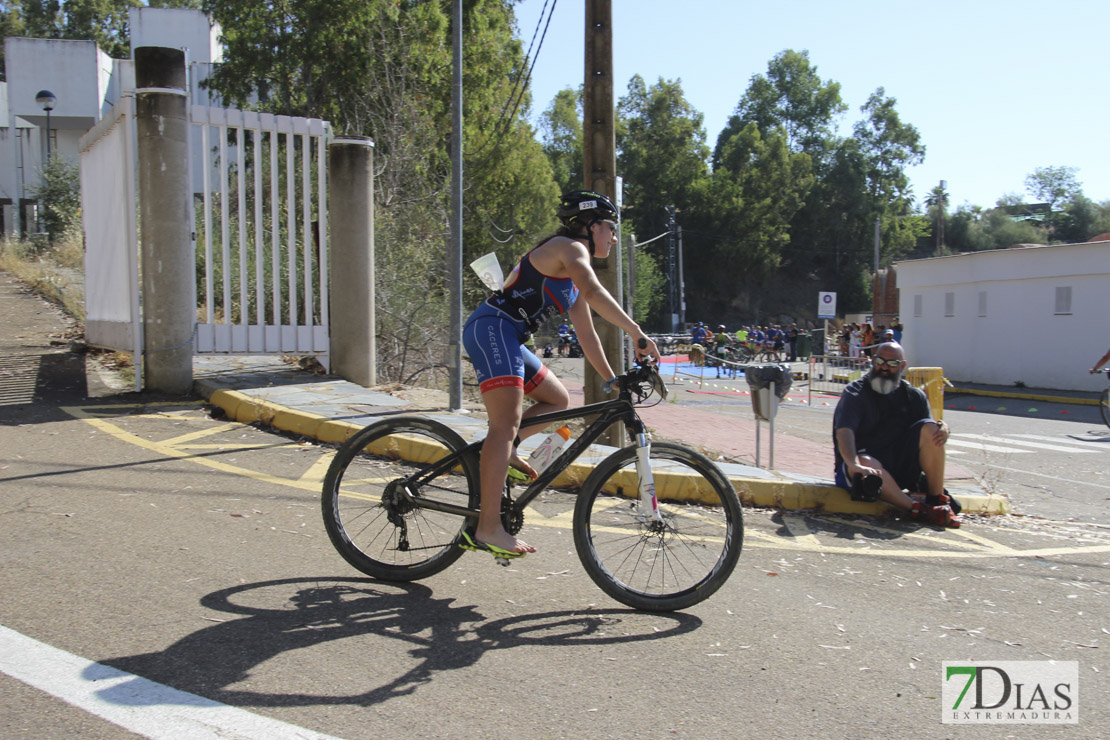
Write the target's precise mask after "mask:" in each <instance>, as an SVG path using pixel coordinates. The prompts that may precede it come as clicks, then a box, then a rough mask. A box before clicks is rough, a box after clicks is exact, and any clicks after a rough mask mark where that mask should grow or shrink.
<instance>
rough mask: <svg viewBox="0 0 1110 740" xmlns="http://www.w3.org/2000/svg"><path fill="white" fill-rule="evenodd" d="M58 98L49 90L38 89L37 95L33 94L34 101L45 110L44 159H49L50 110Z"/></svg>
mask: <svg viewBox="0 0 1110 740" xmlns="http://www.w3.org/2000/svg"><path fill="white" fill-rule="evenodd" d="M57 100H58V99H57V98H55V97H54V93H52V92H50V91H49V90H39V92H38V95H36V96H35V102H36V103H38V104H39V105H41V106H42V109H43V110H44V111H46V159H47V160H49V159H50V111H52V110H54V103H55V102H56V101H57Z"/></svg>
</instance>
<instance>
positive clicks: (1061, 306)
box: [1056, 285, 1071, 316]
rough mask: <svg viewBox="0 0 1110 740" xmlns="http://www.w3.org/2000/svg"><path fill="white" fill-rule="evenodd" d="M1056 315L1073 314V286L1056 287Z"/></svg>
mask: <svg viewBox="0 0 1110 740" xmlns="http://www.w3.org/2000/svg"><path fill="white" fill-rule="evenodd" d="M1056 315H1057V316H1070V315H1071V286H1070V285H1068V286H1065V287H1062V288H1057V289H1056Z"/></svg>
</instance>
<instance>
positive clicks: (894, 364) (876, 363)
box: [871, 357, 902, 369]
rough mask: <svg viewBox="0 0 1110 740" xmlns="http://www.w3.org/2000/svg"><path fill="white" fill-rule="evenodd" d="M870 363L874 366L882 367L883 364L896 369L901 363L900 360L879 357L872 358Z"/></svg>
mask: <svg viewBox="0 0 1110 740" xmlns="http://www.w3.org/2000/svg"><path fill="white" fill-rule="evenodd" d="M871 364H872V365H874V366H875V367H883V366H884V365H885V366H886V367H889V368H892V369H897V368H898V366H899V365H901V364H902V361H901V360H884V359H883V358H881V357H876V358H875V359H873V360H872V361H871Z"/></svg>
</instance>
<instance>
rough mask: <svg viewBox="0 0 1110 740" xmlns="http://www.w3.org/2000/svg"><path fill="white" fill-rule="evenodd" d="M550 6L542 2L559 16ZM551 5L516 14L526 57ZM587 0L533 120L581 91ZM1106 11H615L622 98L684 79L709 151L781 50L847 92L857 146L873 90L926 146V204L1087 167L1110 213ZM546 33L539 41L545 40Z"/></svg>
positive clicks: (632, 6)
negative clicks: (1037, 174)
mask: <svg viewBox="0 0 1110 740" xmlns="http://www.w3.org/2000/svg"><path fill="white" fill-rule="evenodd" d="M551 1H552V0H547V3H548V7H549V8H550V3H551ZM544 4H545V0H522V2H520V4H519V5H518V6H517V8H516V13H517V21H518V25H519V36H520V37H521V38H522V40H523V43H524V45H525V48H527V45H528V43H529V40H530V39H531V38H532V33H533V31H534V30H535V28H536V22H537V20H538V19H539V17H540V12H541V9H542V8H543V6H544ZM584 8H585V2H584V0H557V4H556V6H555V12H554V16H553V18H552V21H551V25H550V27H549V28H548V31H547V38H546V40H545V41H544V44H543V48H542V49H541V50H540V53H539V56H538V59H537V61H536V65H535V68H534V70H533V73H532V83H531V88H532V95H533V111H532V112H533V119H534V120H535V119H536V118H537V117H538V114H539V113H540V112H542V111H543V110H544V109H545V108H546V107H547V106H548V104H549V103H550V102H551V99H552V98H553V97H554V95H555V93H556V92H557V91H559V90H560V89H562V88H565V87H577V86H578V85H580V84H581V83H582V78H583V63H584V62H583V41H582V40H583V35H584ZM1107 28H1110V1H1108V0H1057V2H1054V3H1046V2H1043V1H1042V2H1025V1H1024V0H1009V1H1008V2H999V1H998V0H963V1H962V2H953V1H951V0H934V1H933V2H929V3H909V2H902V1H901V0H884V1H882V2H879V1H877V0H876V1H872V0H841V1H840V2H831V1H829V0H824V1H820V0H778V2H767V0H762V1H761V2H751V1H750V0H670V1H666V0H613V44H614V52H613V65H614V74H615V81H616V90H615V94H616V97H617V98H619V97H621V96H622V95H624V94H625V92H626V89H627V85H628V80H629V79H631V77H632V76H633V75H634V74H639V75H640V76H641V77H643V78H644V81H645V82H646V83H647V84H648V85H651V84H653V83H655V82H657V81H658V79H659V78H660V77H662V78H665V79H668V80H673V79H680V80H681V82H682V88H683V90H684V92H685V94H686V99H687V100H688V101H689V102H690V104H691V105H692V106H693V107H694V108H695V109H697V110H698V111H699V112H701V113H702V114H703V115H704V116H705V121H704V125H705V131H706V140H707V143H708V144H709V146H710V148H712V147H713V145H714V144H715V143H716V141H717V135H718V134H719V133H720V131H721V129H722V128H723V127H724V125H725V123H726V122H727V120H728V117H729V115H731V113H732V111H733V109H734V108H735V107H736V103H737V102H738V101H739V100H740V97H741V96H742V95H743V94H744V91H745V90H746V89H747V87H748V82H749V81H750V79H751V77H752V75H754V74H765V73H766V71H767V62H768V61H770V59H771V58H772V57H774V56H775V54H777V53H779V52H780V51H782V50H784V49H795V50H799V51H800V50H802V49H805V50H808V51H809V58H810V61H811V63H813V64H815V65H816V67H817V73H818V75H819V76H820V77H821V79H823V80H828V79H832V80H835V81H837V82H839V83H840V85H841V97H842V98H843V100H844V102H845V103H847V104H848V106H849V109H848V111H847V112H846V113H845V114H844V116H843V118H842V120H841V126H842V133H849V132H850V130H851V125H852V124H853V123H854V122H855V121H856V120H859V118H860V117H861V114H860V112H859V107H860V106H861V105H863V103H864V102H866V100H867V97H868V96H869V95H870V94H871V93H872V92H873V91H874V90H875V88H877V87H880V86H881V87H884V88H885V89H886V94H887V95H888V96H891V97H894V98H896V99H897V100H898V104H897V110H898V112H899V115H900V116H901V118H902V120H903V122H906V123H910V124H912V125H913V126H915V127H916V128H917V129H918V131H919V132H920V133H921V137H922V141H923V142H924V144H925V146H926V155H925V161H924V163H923V164H921V165H918V166H916V167H914V168H912V169H911V170H910V171H909V175H910V178H911V181H912V182H913V186H914V191H915V194H916V195H917V197H918V200H919V201H920V200H921V199H922V198H924V195H925V194H926V193H927V192H928V190H929V189H930V188H932V187H934V186H935V185H936V184H937V183H938V182H939V181H940V180H946V181H947V183H948V192H949V196H950V203H951V205H952V206H953V207H956V206H959V205H961V204H964V203H972V204H976V205H982V206H992V205H994V203H995V201H996V200H997V199H998V198H999V197H1001V196H1002V195H1004V194H1007V193H1021V194H1023V195H1024V197H1025V199H1026V200H1027V201H1032V200H1034V199H1033V197H1032V196H1031V195H1029V194H1028V193H1026V192H1025V177H1026V175H1028V174H1029V173H1031V172H1033V170H1034V169H1036V168H1037V167H1046V166H1070V167H1077V168H1079V172H1078V178H1079V181H1080V182H1081V183H1082V184H1083V192H1084V193H1085V194H1086V195H1087V196H1088V197H1089V198H1092V199H1094V200H1096V201H1099V202H1102V201H1107V200H1110V60H1108V59H1107V56H1106V48H1107V42H1106V32H1107ZM541 31H542V29H541Z"/></svg>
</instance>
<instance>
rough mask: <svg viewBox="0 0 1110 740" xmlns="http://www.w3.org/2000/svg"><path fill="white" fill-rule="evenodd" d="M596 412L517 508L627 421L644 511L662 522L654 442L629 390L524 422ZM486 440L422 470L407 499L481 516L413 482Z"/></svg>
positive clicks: (406, 489) (446, 466)
mask: <svg viewBox="0 0 1110 740" xmlns="http://www.w3.org/2000/svg"><path fill="white" fill-rule="evenodd" d="M626 396H627V397H626ZM594 414H598V418H597V419H595V420H594V421H593V423H591V424H590V425H589V426H588V427H586V429H585V431H584V432H583V433H582V436H581V437H579V438H578V439H576V440H575V441H574V442H573V443H571V445H570V447H568V448H567V449H565V450H563V452H562V453H561V454H560V455H559V456H558V457H557V458H555V460H553V461H552V462H551V464H550V465H549V466H548V467H547V469H545V470H544V471H543V472H542V473H541V474H540V476H539V477H538V478H536V480H534V481H532V483H531V484H529V486H528V487H527V488H526V489H524V492H523V493H521V495H520V496H519V497H518V498H517V499H516V500H515V501H514V502H513V506H514V507H515V508H517V509H523V508H524V507H526V506H527V505H528V504H529V503H531V501H532V500H533V499H535V498H536V497H537V496H539V495H540V493H541V492H543V490H544V489H545V488H547V486H548V485H549V484H550V483H551V482H552V481H553V480H555V479H556V478H557V477H559V474H560V473H562V472H563V471H564V470H566V469H567V468H568V467H570V464H571V463H573V462H574V461H575V460H576V459H578V457H579V456H580V455H581V454H582V453H583V452H585V451H586V449H587V448H589V446H590V445H591V444H593V443H594V442H596V441H597V439H598V437H600V436H601V435H602V433H603V432H604V431H605V430H606V429H608V428H609V426H610V425H611V424H613V423H614V422H617V421H623V422H624V424H625V427H626V428H627V429H628V432H629V434H630V435H631V436H632V438H633V439H634V440H635V441H636V445H637V449H636V453H637V459H636V467H637V470H638V473H639V481H640V513H641V515H642V516H644V517H645V518H651V519H655V520H660V521H661V520H662V515H661V514H660V512H659V501H658V499H657V498H656V496H655V481H654V479H653V477H652V473H651V466H650V465H649V463H648V460H649V452H650V450H651V441H650V439H649V437H648V435H647V429H646V427H644V423H643V422H642V421H640V417H639V416H637V415H636V410H635V407H633V405H632V401H631V395H630V394H628V393H627V391H622V392H621V397H620V398H617V399H614V400H612V401H602V402H601V403H592V404H590V405H588V406H581V407H579V408H576V409H566V410H564V411H554V412H552V413H549V414H539V415H538V416H532V417H529V418H527V419H525V420H524V422H525V423H526V424H527V426H530V427H531V426H545V427H546V426H548V425H549V424H553V423H555V422H558V421H569V420H571V419H579V418H583V417H586V416H592V415H594ZM484 442H485V440H480V441H478V442H472V443H471V444H469V445H467V446H466V447H464V448H463V449H461V450H459V451H458V452H456V453H454V454H452V455H448V456H447V457H445V458H443V459H442V460H440V461H439V462H438V463H436V464H435V465H434V466H433V467H431V468H428V469H426V470H423V471H420V472H419V473H418V474H417V477H416V478H414V479H412V480H410V481H405V482H404V484H405V485H404V492H405V498H406V499H408V500H409V501H410V502H411V503H412V504H413V505H415V506H418V507H421V508H425V509H430V510H432V511H440V512H444V513H447V514H455V515H457V516H462V517H466V518H468V519H477V518H478V509H472V508H470V507H467V506H456V505H454V504H448V503H444V502H440V501H429V500H427V499H424V498H422V497H420V496H417V495H415V494H413V493H412V491H411V490H410V488H409V484H411V483H417V484H419V483H421V482H422V479H424V478H432V477H435V476H437V475H439V474H440V473H442V472H444V471H445V470H447V469H449V468H451V467H452V466H454V465H455V464H456V462H457V461H458V460H459V459H460V458H462V456H463V455H467V454H477V452H478V451H480V449H481V447H482V444H483V443H484Z"/></svg>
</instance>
